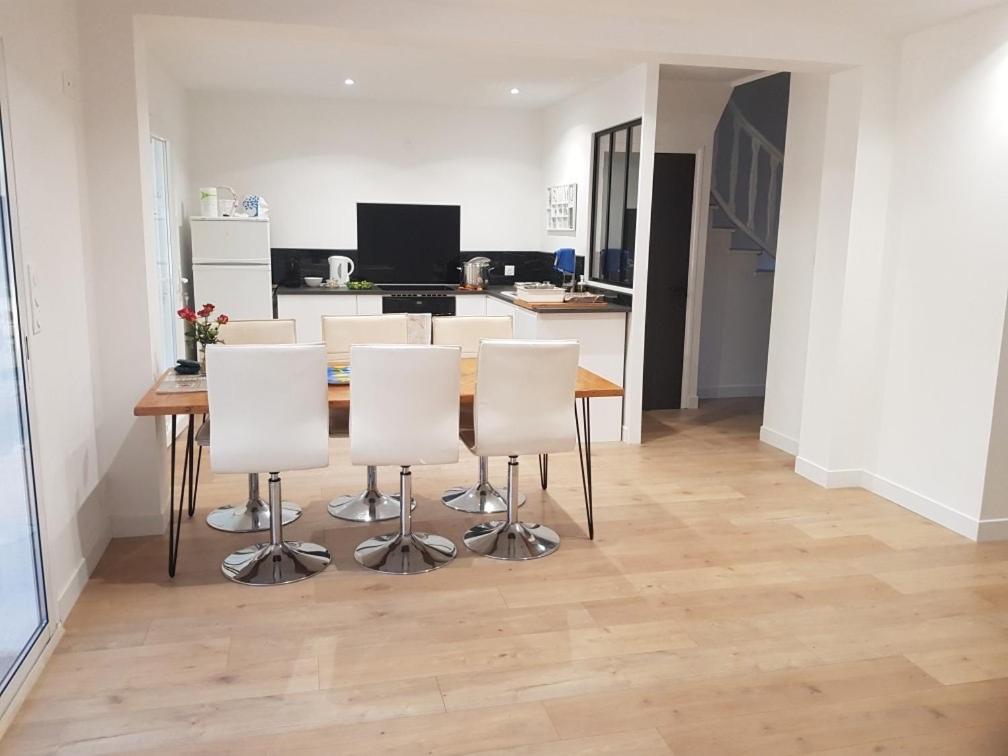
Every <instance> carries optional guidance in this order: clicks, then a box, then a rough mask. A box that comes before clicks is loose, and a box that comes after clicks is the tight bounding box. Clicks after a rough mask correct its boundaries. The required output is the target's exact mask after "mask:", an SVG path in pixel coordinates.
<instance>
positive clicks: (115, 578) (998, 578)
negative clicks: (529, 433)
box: [0, 400, 1008, 756]
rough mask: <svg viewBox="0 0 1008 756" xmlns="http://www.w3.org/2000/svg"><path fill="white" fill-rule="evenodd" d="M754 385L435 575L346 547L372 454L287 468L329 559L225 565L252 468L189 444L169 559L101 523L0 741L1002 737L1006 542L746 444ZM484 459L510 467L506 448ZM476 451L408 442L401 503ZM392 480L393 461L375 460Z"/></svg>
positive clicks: (545, 747)
mask: <svg viewBox="0 0 1008 756" xmlns="http://www.w3.org/2000/svg"><path fill="white" fill-rule="evenodd" d="M759 420H760V407H759V405H758V404H756V403H753V402H752V401H748V400H722V401H716V402H709V403H706V404H705V405H704V406H703V407H702V408H701V409H700V410H699V411H693V412H680V411H667V412H655V413H650V414H649V415H648V416H647V419H646V424H645V429H646V439H645V443H644V444H643V445H642V446H623V445H619V444H598V445H597V446H596V448H595V482H596V494H595V501H596V505H595V509H596V536H597V537H596V540H595V541H594V542H591V541H588V540H587V537H586V535H585V524H584V511H583V500H582V498H581V490H580V475H579V472H578V468H577V455H576V454H564V455H556V456H554V457H552V458H551V460H550V462H551V464H550V475H551V480H550V487H549V490H548V491H545V492H544V491H541V490H540V488H539V485H538V477H537V471H536V465H535V460H534V458H529V459H524V458H523V460H522V473H521V474H522V480H523V482H524V485H523V490H524V491H525V492H526V493H527V494H528V497H529V502H528V504H527V505H526V507H525V508H524V509H523V510H522V513H523V516H524V518H527V519H534V520H540V521H542V522H544V523H546V524H549V525H551V526H553V527H555V528H556V529H557V530H558V531H559V532H560V533H561V535H562V536H563V537H564V540H563V543H562V546H561V548H560V550H559V552H557V553H556V554H555V555H553V556H551V557H548V558H546V559H542V560H539V561H536V562H528V563H518V564H509V563H502V562H496V561H492V560H487V559H481V558H476V557H473V556H471V555H470V554H469V553H467V552H466V551H465V550H464V549H462V551H461V553H460V555H459V558H458V559H457V560H456V561H455V562H454V563H453V564H451V565H450V566H448V567H446V568H444V569H442V570H439V571H436V572H433V573H429V574H426V575H421V576H417V577H412V578H396V577H387V576H381V575H376V574H372V573H369V572H366V571H364V570H363V569H361V568H359V567H358V566H357V565H356V563H355V562H354V561H353V557H352V550H353V547H354V546H355V545H356V544H357V543H358V542H360V541H362V540H363V539H364V538H365V537H367V536H369V535H371V534H375V533H380V532H386V531H389V530H392V529H394V524H391V525H390V524H388V523H386V524H379V525H376V526H369V527H364V526H354V525H350V524H348V523H343V522H339V521H336V520H334V519H332V518H330V517H329V515H328V514H327V513H326V511H325V503H326V501H327V500H328V498H330V497H332V496H333V495H335V494H338V493H344V492H348V491H352V490H354V489H359V488H360V486H361V484H362V482H363V479H364V472H363V470H362V469H357V468H351V467H350V466H349V465H348V464H347V463H346V462H345V461H342V460H345V449H346V441H345V440H334V441H333V442H332V458H333V462H334V466H333V467H332V468H330V469H329V470H321V471H310V472H302V473H292V474H289V475H286V476H284V483H285V485H284V498H286V499H290V500H293V501H296V502H298V503H301V504H302V505H303V506H304V507H305V514H304V516H303V517H302V518H301V519H300V520H299V521H297V522H296V523H294V524H293V525H292V526H290V527H289V528H287V534H288V537H290V538H295V539H304V540H314V541H317V542H320V543H324V544H326V545H327V546H328V547H329V548H330V550H332V551H333V554H334V557H335V559H334V564H333V565H332V566H331V567H330V568H329V569H328V570H327V571H326V572H325V573H323V574H322V575H320V576H318V577H316V578H314V579H312V580H308V581H305V582H301V583H298V584H294V585H289V586H284V587H278V588H248V587H244V586H239V585H234V584H231V583H228V582H226V581H225V580H224V578H223V577H222V576H221V574H220V570H219V567H218V565H219V562H220V560H221V559H222V558H223V557H224V556H225V555H226V554H227V553H228V552H229V551H231V550H233V549H236V548H238V547H240V546H242V545H245V544H248V543H251V542H252V541H253V540H254V537H253V536H249V535H234V536H231V535H227V534H223V533H218V532H215V531H212V530H210V529H209V528H207V527H206V525H205V524H204V523H203V521H202V518H203V516H204V515H205V514H206V511H207V510H209V509H210V508H212V507H214V506H216V505H218V504H221V503H223V502H227V501H230V500H236V499H238V498H240V497H241V496H242V494H243V493H244V486H245V481H244V479H242V478H240V477H238V476H213V475H212V474H211V473H209V470H208V468H206V467H204V473H205V475H204V477H203V480H202V481H201V501H200V511H199V512H198V513H197V517H196V518H194V519H193V520H192V521H191V522H186V523H185V524H184V525H183V532H182V542H181V556H180V562H179V570H178V576H177V578H176V579H175V580H174V581H172V580H169V579H167V576H166V572H165V559H166V551H167V539H166V538H157V537H152V538H137V539H128V540H117V541H115V542H113V543H112V545H111V546H110V547H109V549H108V551H107V552H106V554H105V556H104V558H103V559H102V561H101V564H100V565H99V567H98V569H97V571H96V572H95V574H94V576H93V578H92V580H91V581H90V582H89V583H88V585H87V587H86V588H85V590H84V593H83V595H82V596H81V598H80V600H79V601H78V603H77V606H76V607H75V608H74V610H73V612H72V614H71V616H70V618H69V620H68V622H67V625H66V632H65V634H64V636H63V638H62V639H61V641H60V643H59V647H58V649H57V650H56V652H55V653H54V655H53V656H52V658H51V660H50V662H49V664H48V667H47V668H46V670H45V671H44V673H43V674H42V676H41V679H40V680H39V682H38V684H37V685H36V687H35V689H34V691H33V692H32V694H31V696H30V698H29V700H28V701H27V702H26V703H25V705H24V707H23V708H22V710H21V712H20V713H19V715H18V718H17V719H16V720H15V723H14V725H13V727H12V729H11V730H10V732H9V733H8V735H7V736H6V738H5V739H4V740H3V741H0V752H2V753H10V754H25V753H39V752H47V753H49V752H66V753H105V752H129V753H137V752H145V751H149V752H152V753H153V752H158V753H206V754H211V753H213V754H220V753H239V752H240V753H242V754H259V753H281V752H283V753H292V752H293V753H302V752H303V753H338V754H358V753H359V754H367V755H368V756H374V755H375V754H380V753H386V752H387V753H392V752H397V753H436V754H463V753H477V752H479V753H482V752H494V753H514V754H550V755H551V756H555V755H557V754H585V753H611V754H638V753H655V754H658V753H670V752H674V753H682V754H707V753H716V754H721V753H725V754H775V755H776V754H791V753H811V752H815V753H830V754H854V753H913V754H919V753H957V754H981V753H982V754H1005V753H1008V716H1006V714H1005V705H1006V701H1008V543H999V544H980V545H978V544H974V543H971V542H969V541H967V540H966V539H964V538H961V537H960V536H958V535H955V534H954V533H951V532H949V531H947V530H944V529H943V528H941V527H939V526H937V525H933V524H931V523H930V522H928V521H926V520H924V519H922V518H920V517H917V516H916V515H914V514H912V513H910V512H908V511H906V510H904V509H901V508H900V507H899V506H897V505H895V504H892V503H890V502H888V501H885V500H883V499H881V498H879V497H877V496H874V495H872V494H869V493H866V492H864V491H860V490H832V491H827V490H824V489H822V488H819V487H817V486H815V485H814V484H812V483H810V482H808V481H806V480H804V479H803V478H801V477H799V476H797V475H796V474H794V472H792V465H793V460H792V459H791V457H789V456H788V455H786V454H783V453H781V452H779V451H777V450H775V449H773V448H771V447H768V446H766V445H763V444H761V443H760V442H759V441H758V440H757V433H758V428H759ZM491 472H492V475H493V478H494V480H495V481H498V482H499V481H500V480H501V479H502V476H503V472H504V464H503V462H502V461H501V460H493V461H492V467H491ZM475 473H476V461H475V459H474V458H472V457H471V456H469V455H468V453H467V452H463V454H462V459H461V462H460V463H459V464H457V465H451V466H444V467H433V468H415V469H414V475H413V478H414V490H415V493H416V495H417V496H418V499H419V506H418V507H417V510H416V513H415V515H414V523H415V528H416V529H417V530H428V531H430V532H436V533H440V534H442V535H446V536H449V537H451V538H452V539H453V540H454V541H455V542H456V543H457V544H458V543H460V542H461V534H462V533H463V531H464V530H465V529H466V528H467V527H468V526H469V524H470V523H472V522H475V521H477V520H478V519H480V518H476V517H472V516H464V515H461V514H458V513H455V512H452V511H450V510H447V509H445V508H444V507H442V506H441V505H440V504H439V503H437V497H438V495H439V494H440V491H441V490H442V489H443V488H446V487H448V486H451V485H456V484H458V483H460V482H463V481H468V480H470V479H473V478H474V476H475ZM380 481H381V483H382V485H383V487H384V488H386V489H390V488H393V487H394V485H395V481H396V475H395V470H394V469H391V468H390V469H382V470H381V471H380Z"/></svg>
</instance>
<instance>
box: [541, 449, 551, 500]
mask: <svg viewBox="0 0 1008 756" xmlns="http://www.w3.org/2000/svg"><path fill="white" fill-rule="evenodd" d="M548 482H549V454H540V455H539V485H541V486H542V489H543V491H545V490H546V484H547V483H548Z"/></svg>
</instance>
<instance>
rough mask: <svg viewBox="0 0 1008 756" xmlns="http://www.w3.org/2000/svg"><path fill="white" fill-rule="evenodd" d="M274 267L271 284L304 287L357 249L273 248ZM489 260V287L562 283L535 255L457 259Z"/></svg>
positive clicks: (548, 259) (545, 258) (549, 260)
mask: <svg viewBox="0 0 1008 756" xmlns="http://www.w3.org/2000/svg"><path fill="white" fill-rule="evenodd" d="M270 253H271V254H270V257H271V261H272V264H273V283H275V284H279V285H281V286H290V287H297V286H304V281H303V280H302V279H303V278H304V277H305V276H321V277H322V278H328V277H329V257H330V256H331V255H346V256H347V257H349V258H350V259H351V260H353V261H354V262H355V263H356V262H357V250H356V249H303V248H291V247H274V248H273V249H272V250H270ZM479 256H483V257H489V258H490V261H491V270H490V284H491V285H502V286H503V285H507V284H511V283H514V282H515V281H552V282H553V283H557V284H559V283H562V276H561V274H559V273H557V272H556V271H555V270H553V255H552V254H543V253H542V252H537V251H503V250H502V251H493V252H466V251H463V252H461V253H460V255H459V257H460V259H461V260H462V261H463V262H464V261H465V260H469V259H470V258H473V257H479ZM505 265H514V266H515V275H513V276H505V275H504V266H505ZM583 267H584V260H583V258H581V257H579V258H577V269H578V275H579V276H580V274H581V273H582V269H583Z"/></svg>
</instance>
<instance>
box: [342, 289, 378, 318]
mask: <svg viewBox="0 0 1008 756" xmlns="http://www.w3.org/2000/svg"><path fill="white" fill-rule="evenodd" d="M341 296H346V295H341ZM354 299H356V300H357V314H358V315H381V314H382V299H383V297H382V295H381V294H358V295H357V296H356V297H354Z"/></svg>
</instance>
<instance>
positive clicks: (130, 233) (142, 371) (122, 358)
mask: <svg viewBox="0 0 1008 756" xmlns="http://www.w3.org/2000/svg"><path fill="white" fill-rule="evenodd" d="M80 43H81V57H82V71H83V77H82V79H83V83H82V87H81V89H82V92H83V103H84V127H85V155H86V159H87V171H88V180H87V185H86V186H87V189H86V192H87V196H88V199H89V209H90V215H89V231H90V239H91V246H92V250H93V254H92V259H91V264H90V266H89V271H88V273H89V275H88V278H87V285H88V288H89V291H90V299H91V302H92V309H93V312H94V314H95V332H96V337H95V343H94V355H95V357H96V359H97V364H98V370H97V372H98V375H99V379H98V382H97V391H96V393H95V405H96V407H95V416H96V425H97V436H98V456H99V466H100V469H101V471H102V473H103V481H102V483H103V489H104V499H105V502H106V508H107V511H108V513H109V515H110V517H111V521H112V534H113V535H114V536H132V535H144V534H153V533H161V532H163V531H164V527H165V521H166V519H167V506H166V503H167V502H166V497H167V492H166V485H165V483H166V474H167V469H166V464H165V462H166V459H167V455H166V450H165V441H164V439H165V437H164V428H163V425H162V424H161V422H155V421H153V420H151V419H150V418H134V417H133V405H134V404H135V403H136V401H137V399H139V398H140V396H142V395H143V393H144V392H145V391H146V390H147V389H148V388H149V387H150V384H151V382H152V381H153V379H154V378H155V374H156V368H155V365H156V363H155V360H154V334H155V333H156V331H155V330H154V329H152V325H151V324H152V318H154V317H157V312H156V311H154V310H153V308H152V306H151V305H152V303H153V302H156V295H155V296H154V297H153V298H152V292H155V291H156V283H155V282H156V278H155V274H154V269H153V265H152V264H150V265H149V251H150V250H151V249H152V248H153V245H152V241H153V223H152V219H151V165H150V148H149V139H150V132H149V129H148V126H147V102H146V94H145V92H144V91H143V86H142V82H143V79H144V76H143V73H142V65H143V60H142V54H143V51H142V49H141V50H137V48H136V46H135V44H134V25H133V17H132V14H131V13H130V12H129V10H128V9H124V8H122V7H121V5H120V4H119V3H116V2H114V0H96V2H93V3H89V7H88V12H87V13H82V14H81V17H80ZM138 65H140V67H141V71H140V72H139V73H138V70H137V67H138Z"/></svg>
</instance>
